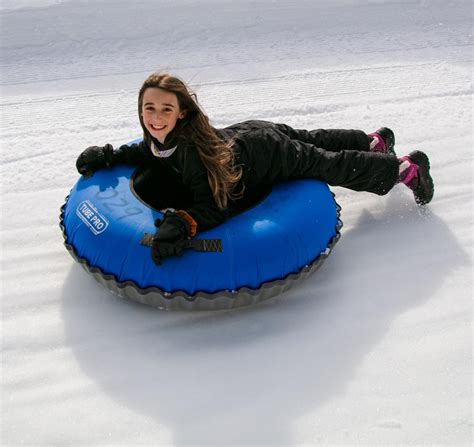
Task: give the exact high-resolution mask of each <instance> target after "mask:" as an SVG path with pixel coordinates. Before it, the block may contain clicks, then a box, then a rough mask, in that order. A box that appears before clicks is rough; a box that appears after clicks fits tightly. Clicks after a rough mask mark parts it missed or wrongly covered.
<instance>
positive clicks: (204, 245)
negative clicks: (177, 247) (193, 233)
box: [140, 233, 223, 253]
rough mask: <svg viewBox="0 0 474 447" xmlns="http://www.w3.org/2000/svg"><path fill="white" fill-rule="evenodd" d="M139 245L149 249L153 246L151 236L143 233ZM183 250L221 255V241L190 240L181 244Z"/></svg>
mask: <svg viewBox="0 0 474 447" xmlns="http://www.w3.org/2000/svg"><path fill="white" fill-rule="evenodd" d="M140 244H141V245H144V246H145V247H151V246H152V244H153V235H152V234H150V233H145V234H144V235H143V237H142V239H141V241H140ZM183 246H184V248H192V249H193V250H196V251H202V252H208V253H211V252H214V253H216V252H217V253H222V252H223V248H222V240H221V239H190V240H187V241H184V242H183Z"/></svg>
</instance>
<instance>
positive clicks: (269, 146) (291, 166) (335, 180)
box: [114, 120, 398, 231]
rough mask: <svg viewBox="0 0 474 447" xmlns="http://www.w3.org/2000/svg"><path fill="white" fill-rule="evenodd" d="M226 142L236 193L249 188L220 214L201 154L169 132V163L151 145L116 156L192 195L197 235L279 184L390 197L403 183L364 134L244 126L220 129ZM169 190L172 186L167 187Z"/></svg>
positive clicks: (394, 164) (253, 124)
mask: <svg viewBox="0 0 474 447" xmlns="http://www.w3.org/2000/svg"><path fill="white" fill-rule="evenodd" d="M216 132H217V134H218V135H219V136H220V137H221V138H222V139H226V140H228V139H230V138H232V139H233V140H234V146H233V147H234V153H235V162H236V163H237V164H238V165H241V166H242V169H243V175H242V179H241V181H240V184H239V185H237V187H236V191H240V190H241V188H242V186H244V187H245V188H244V194H243V197H242V198H241V199H238V200H234V201H230V202H229V206H228V208H227V209H225V210H220V209H219V208H218V206H217V204H216V203H215V201H214V197H213V194H212V191H211V189H210V186H209V182H208V178H207V171H206V169H205V167H204V165H203V163H202V161H201V159H200V157H199V154H198V152H197V150H196V148H195V147H194V146H193V145H192V143H190V142H189V141H187V140H186V139H185V138H183V137H182V136H179V135H175V133H174V132H170V134H168V135H167V137H166V140H165V143H164V145H162V144H160V143H159V142H158V141H154V143H155V145H156V146H157V147H158V148H159V149H160V150H168V149H171V148H174V147H177V149H176V150H175V151H174V152H173V154H172V155H171V156H169V157H167V158H159V157H156V156H155V155H153V153H152V151H151V149H150V148H149V147H148V145H147V144H145V143H144V142H141V143H139V144H133V145H130V146H127V145H124V146H121V147H120V148H119V149H117V150H115V151H114V160H115V161H116V162H117V163H126V164H131V165H140V164H144V165H146V166H147V167H149V168H151V169H152V170H153V172H154V173H155V174H156V175H157V176H165V177H166V178H167V179H169V181H168V183H169V188H183V187H184V188H186V189H187V190H189V191H191V192H192V195H193V204H192V205H191V206H190V207H189V208H188V209H186V211H187V212H188V213H189V214H190V215H191V216H192V217H193V219H194V220H195V221H196V222H197V224H198V231H202V230H206V229H209V228H212V227H215V226H216V225H218V224H220V223H222V222H223V221H224V220H226V219H227V218H228V217H230V216H232V215H235V214H237V213H238V212H240V211H242V210H244V209H245V208H247V207H248V205H249V204H250V203H251V202H252V201H253V200H254V199H255V197H258V196H259V195H261V194H262V192H263V191H264V190H266V189H268V188H270V187H271V185H273V184H274V183H275V182H277V181H282V180H289V179H296V178H316V179H320V180H323V181H325V182H327V183H328V184H330V185H333V186H344V187H347V188H350V189H353V190H357V191H369V192H374V193H376V194H385V193H386V192H388V191H389V190H390V189H391V188H392V187H393V185H394V184H395V183H396V181H397V178H398V161H397V158H396V157H395V156H392V155H384V154H378V153H371V152H368V150H369V141H368V138H367V135H366V134H365V133H364V132H362V131H359V130H342V129H331V130H324V129H318V130H312V131H307V130H297V129H293V128H291V127H289V126H287V125H285V124H275V123H271V122H267V121H256V120H252V121H245V122H243V123H239V124H235V125H232V126H229V127H226V128H224V129H216ZM167 187H168V184H167Z"/></svg>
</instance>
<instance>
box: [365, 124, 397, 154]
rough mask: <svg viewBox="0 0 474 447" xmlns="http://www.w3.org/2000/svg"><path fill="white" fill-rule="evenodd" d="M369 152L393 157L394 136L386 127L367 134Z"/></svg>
mask: <svg viewBox="0 0 474 447" xmlns="http://www.w3.org/2000/svg"><path fill="white" fill-rule="evenodd" d="M367 136H368V137H369V144H370V152H380V153H382V154H392V155H395V149H394V147H395V135H394V133H393V131H392V130H391V129H389V128H388V127H381V128H380V129H379V130H377V131H376V132H372V133H369V134H368V135H367Z"/></svg>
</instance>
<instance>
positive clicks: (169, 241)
mask: <svg viewBox="0 0 474 447" xmlns="http://www.w3.org/2000/svg"><path fill="white" fill-rule="evenodd" d="M155 225H156V226H157V227H158V231H157V232H156V233H155V235H154V236H153V243H152V246H151V257H152V259H153V262H154V263H155V264H156V265H161V263H162V262H163V260H164V259H166V258H168V257H170V256H178V257H179V256H181V255H182V254H183V250H184V249H185V245H186V244H185V241H186V240H188V239H189V238H190V237H192V236H194V235H195V234H196V228H197V224H196V222H195V221H194V220H193V218H192V217H191V216H190V215H189V214H188V213H186V211H183V210H179V211H175V212H170V211H168V212H166V214H165V217H164V219H163V221H161V220H159V219H158V220H157V221H156V222H155Z"/></svg>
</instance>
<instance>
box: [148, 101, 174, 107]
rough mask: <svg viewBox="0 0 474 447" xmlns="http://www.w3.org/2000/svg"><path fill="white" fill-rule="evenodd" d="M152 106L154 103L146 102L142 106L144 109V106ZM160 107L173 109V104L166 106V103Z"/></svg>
mask: <svg viewBox="0 0 474 447" xmlns="http://www.w3.org/2000/svg"><path fill="white" fill-rule="evenodd" d="M154 105H155V103H153V102H146V103H145V104H143V106H144V107H145V106H154ZM161 105H162V106H168V107H174V105H173V104H168V103H165V104H161Z"/></svg>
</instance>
